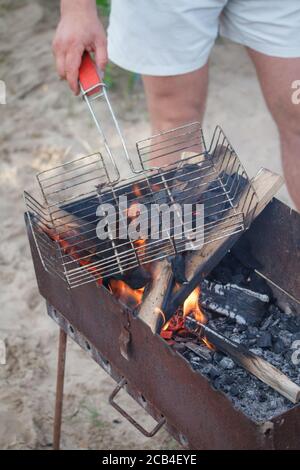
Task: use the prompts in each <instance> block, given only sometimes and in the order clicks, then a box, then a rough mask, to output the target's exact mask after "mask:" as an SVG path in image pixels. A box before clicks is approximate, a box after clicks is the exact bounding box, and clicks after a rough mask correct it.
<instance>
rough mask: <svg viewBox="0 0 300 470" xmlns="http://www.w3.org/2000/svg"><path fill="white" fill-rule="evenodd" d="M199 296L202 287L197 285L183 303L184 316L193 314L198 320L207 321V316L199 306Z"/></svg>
mask: <svg viewBox="0 0 300 470" xmlns="http://www.w3.org/2000/svg"><path fill="white" fill-rule="evenodd" d="M199 296H200V287H196V289H194V290H193V292H191V293H190V295H189V296H188V298H187V299H186V300H185V302H184V304H183V316H184V317H187V316H188V315H190V314H192V315H193V316H194V318H195V320H197V321H198V322H200V323H206V321H207V320H206V317H205V315H204V313H203V312H202V310H201V309H200V307H199Z"/></svg>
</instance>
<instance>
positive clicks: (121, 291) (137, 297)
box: [109, 279, 144, 308]
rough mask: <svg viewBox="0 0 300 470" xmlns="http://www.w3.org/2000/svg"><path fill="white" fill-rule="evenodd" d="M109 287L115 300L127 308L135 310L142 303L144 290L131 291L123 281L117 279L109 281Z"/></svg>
mask: <svg viewBox="0 0 300 470" xmlns="http://www.w3.org/2000/svg"><path fill="white" fill-rule="evenodd" d="M109 287H110V290H111V292H112V294H114V296H115V297H116V299H118V300H121V301H122V302H123V303H125V304H126V305H128V306H129V307H132V308H135V307H137V306H138V305H140V303H141V302H142V298H143V293H144V288H142V289H132V288H131V287H129V286H128V285H127V284H126V283H125V282H124V281H120V280H117V279H111V280H110V281H109Z"/></svg>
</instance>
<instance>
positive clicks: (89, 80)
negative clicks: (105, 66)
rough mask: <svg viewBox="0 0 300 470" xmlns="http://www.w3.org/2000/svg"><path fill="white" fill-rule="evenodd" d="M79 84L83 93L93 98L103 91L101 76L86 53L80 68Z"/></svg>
mask: <svg viewBox="0 0 300 470" xmlns="http://www.w3.org/2000/svg"><path fill="white" fill-rule="evenodd" d="M79 83H80V85H81V88H82V91H83V93H86V94H87V95H88V96H91V95H93V94H95V93H99V92H101V90H102V81H101V74H100V72H98V69H97V66H96V64H95V62H94V61H93V59H92V57H91V56H90V54H89V53H88V52H84V54H83V56H82V61H81V65H80V68H79Z"/></svg>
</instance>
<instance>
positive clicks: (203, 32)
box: [108, 0, 300, 75]
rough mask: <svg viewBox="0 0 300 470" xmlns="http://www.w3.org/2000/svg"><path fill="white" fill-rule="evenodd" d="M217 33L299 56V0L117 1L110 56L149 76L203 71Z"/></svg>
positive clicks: (282, 54)
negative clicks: (199, 69) (201, 68)
mask: <svg viewBox="0 0 300 470" xmlns="http://www.w3.org/2000/svg"><path fill="white" fill-rule="evenodd" d="M218 32H219V33H220V34H221V35H222V36H224V37H227V38H229V39H231V40H233V41H235V42H238V43H240V44H243V45H245V46H249V47H251V48H252V49H255V50H256V51H259V52H262V53H264V54H267V55H271V56H277V57H300V0H112V9H111V16H110V24H109V28H108V54H109V58H110V59H111V61H112V62H114V63H115V64H117V65H119V66H120V67H123V68H125V69H127V70H130V71H132V72H137V73H141V74H145V75H178V74H183V73H187V72H192V71H193V70H197V69H198V68H200V67H202V66H203V65H204V64H205V63H206V62H207V60H208V56H209V54H210V51H211V48H212V46H213V44H214V42H215V39H216V37H217V35H218Z"/></svg>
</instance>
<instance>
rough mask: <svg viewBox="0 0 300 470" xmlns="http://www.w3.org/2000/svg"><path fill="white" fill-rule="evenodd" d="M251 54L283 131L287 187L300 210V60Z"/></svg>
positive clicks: (275, 117)
mask: <svg viewBox="0 0 300 470" xmlns="http://www.w3.org/2000/svg"><path fill="white" fill-rule="evenodd" d="M248 53H249V55H250V57H251V59H252V61H253V63H254V65H255V68H256V71H257V75H258V78H259V81H260V84H261V87H262V91H263V94H264V97H265V100H266V103H267V106H268V108H269V110H270V112H271V114H272V116H273V118H274V120H275V122H276V124H277V127H278V130H279V135H280V141H281V152H282V164H283V170H284V174H285V179H286V183H287V187H288V190H289V193H290V195H291V197H292V198H293V201H294V203H295V205H296V207H297V209H298V211H300V104H298V105H296V104H293V102H292V92H293V91H294V90H292V82H293V81H294V80H296V79H299V77H300V58H295V59H286V58H279V57H271V56H267V55H265V54H261V53H260V52H257V51H254V50H252V49H250V48H248Z"/></svg>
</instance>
